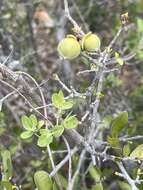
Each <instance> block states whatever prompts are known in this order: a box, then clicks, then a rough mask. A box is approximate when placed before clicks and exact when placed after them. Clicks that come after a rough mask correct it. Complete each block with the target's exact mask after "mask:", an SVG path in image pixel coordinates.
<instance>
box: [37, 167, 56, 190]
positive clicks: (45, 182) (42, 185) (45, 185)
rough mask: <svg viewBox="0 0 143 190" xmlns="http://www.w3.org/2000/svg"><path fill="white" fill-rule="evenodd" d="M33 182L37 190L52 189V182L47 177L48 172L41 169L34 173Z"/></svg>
mask: <svg viewBox="0 0 143 190" xmlns="http://www.w3.org/2000/svg"><path fill="white" fill-rule="evenodd" d="M34 182H35V184H36V187H37V189H38V190H45V189H46V190H52V189H53V182H52V180H51V178H50V177H49V174H48V173H47V172H45V171H43V170H41V171H37V172H36V173H35V174H34Z"/></svg>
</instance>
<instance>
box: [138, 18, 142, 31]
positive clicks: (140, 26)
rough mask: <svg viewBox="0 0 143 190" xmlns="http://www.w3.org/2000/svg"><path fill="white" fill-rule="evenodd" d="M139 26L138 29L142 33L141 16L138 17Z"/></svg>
mask: <svg viewBox="0 0 143 190" xmlns="http://www.w3.org/2000/svg"><path fill="white" fill-rule="evenodd" d="M137 27H138V31H139V32H140V33H142V32H143V19H141V18H138V19H137Z"/></svg>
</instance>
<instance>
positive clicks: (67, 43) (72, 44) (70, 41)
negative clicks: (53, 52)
mask: <svg viewBox="0 0 143 190" xmlns="http://www.w3.org/2000/svg"><path fill="white" fill-rule="evenodd" d="M58 52H59V54H60V55H61V56H62V57H63V58H64V59H74V58H76V57H78V56H79V54H80V52H81V48H80V44H79V42H78V41H77V39H76V37H75V36H73V35H67V37H66V38H64V39H63V40H62V41H61V42H60V43H59V45H58Z"/></svg>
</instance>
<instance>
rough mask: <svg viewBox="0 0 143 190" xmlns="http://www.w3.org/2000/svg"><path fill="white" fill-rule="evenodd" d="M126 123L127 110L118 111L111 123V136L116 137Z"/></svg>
mask: <svg viewBox="0 0 143 190" xmlns="http://www.w3.org/2000/svg"><path fill="white" fill-rule="evenodd" d="M127 123H128V112H122V113H120V114H119V115H118V116H117V117H116V118H115V119H114V121H113V123H112V129H111V135H112V137H115V138H117V137H118V136H119V133H120V132H121V130H122V129H123V128H124V127H125V126H126V125H127Z"/></svg>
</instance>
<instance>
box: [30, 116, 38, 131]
mask: <svg viewBox="0 0 143 190" xmlns="http://www.w3.org/2000/svg"><path fill="white" fill-rule="evenodd" d="M29 119H30V120H31V122H32V125H33V126H34V127H35V128H36V126H37V124H38V121H37V117H36V116H35V115H33V114H32V115H30V117H29Z"/></svg>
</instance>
